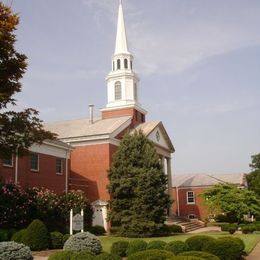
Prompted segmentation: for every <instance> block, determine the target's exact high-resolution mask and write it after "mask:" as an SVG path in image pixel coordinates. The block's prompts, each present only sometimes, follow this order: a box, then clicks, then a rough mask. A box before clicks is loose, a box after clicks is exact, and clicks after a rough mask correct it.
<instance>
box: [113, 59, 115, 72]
mask: <svg viewBox="0 0 260 260" xmlns="http://www.w3.org/2000/svg"><path fill="white" fill-rule="evenodd" d="M114 70H115V62H114V61H113V71H114Z"/></svg>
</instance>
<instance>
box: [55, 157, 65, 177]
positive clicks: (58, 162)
mask: <svg viewBox="0 0 260 260" xmlns="http://www.w3.org/2000/svg"><path fill="white" fill-rule="evenodd" d="M63 167H64V163H63V159H56V173H57V174H63Z"/></svg>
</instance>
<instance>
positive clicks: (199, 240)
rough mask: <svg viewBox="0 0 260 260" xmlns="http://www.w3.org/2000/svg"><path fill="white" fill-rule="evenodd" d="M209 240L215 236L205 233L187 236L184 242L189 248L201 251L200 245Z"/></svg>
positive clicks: (213, 239)
mask: <svg viewBox="0 0 260 260" xmlns="http://www.w3.org/2000/svg"><path fill="white" fill-rule="evenodd" d="M210 241H215V238H213V237H210V236H205V235H197V236H193V237H189V238H188V239H187V240H186V241H185V243H186V244H187V245H188V246H189V248H190V250H194V251H201V250H202V247H203V246H204V245H205V244H207V243H208V242H210Z"/></svg>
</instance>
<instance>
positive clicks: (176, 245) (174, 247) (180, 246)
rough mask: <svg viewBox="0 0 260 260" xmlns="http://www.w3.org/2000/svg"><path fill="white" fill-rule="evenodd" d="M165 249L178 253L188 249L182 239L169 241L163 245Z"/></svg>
mask: <svg viewBox="0 0 260 260" xmlns="http://www.w3.org/2000/svg"><path fill="white" fill-rule="evenodd" d="M164 249H165V250H167V251H170V252H172V253H174V254H175V255H178V254H179V253H182V252H185V251H188V250H189V246H188V245H187V244H186V243H185V242H183V241H172V242H169V243H168V244H167V245H166V246H165V247H164Z"/></svg>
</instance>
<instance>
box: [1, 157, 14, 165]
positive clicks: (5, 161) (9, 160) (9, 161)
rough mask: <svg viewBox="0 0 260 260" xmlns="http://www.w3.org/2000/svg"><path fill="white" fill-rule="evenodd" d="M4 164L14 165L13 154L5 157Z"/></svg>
mask: <svg viewBox="0 0 260 260" xmlns="http://www.w3.org/2000/svg"><path fill="white" fill-rule="evenodd" d="M3 166H7V167H13V156H10V157H9V158H5V159H3Z"/></svg>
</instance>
